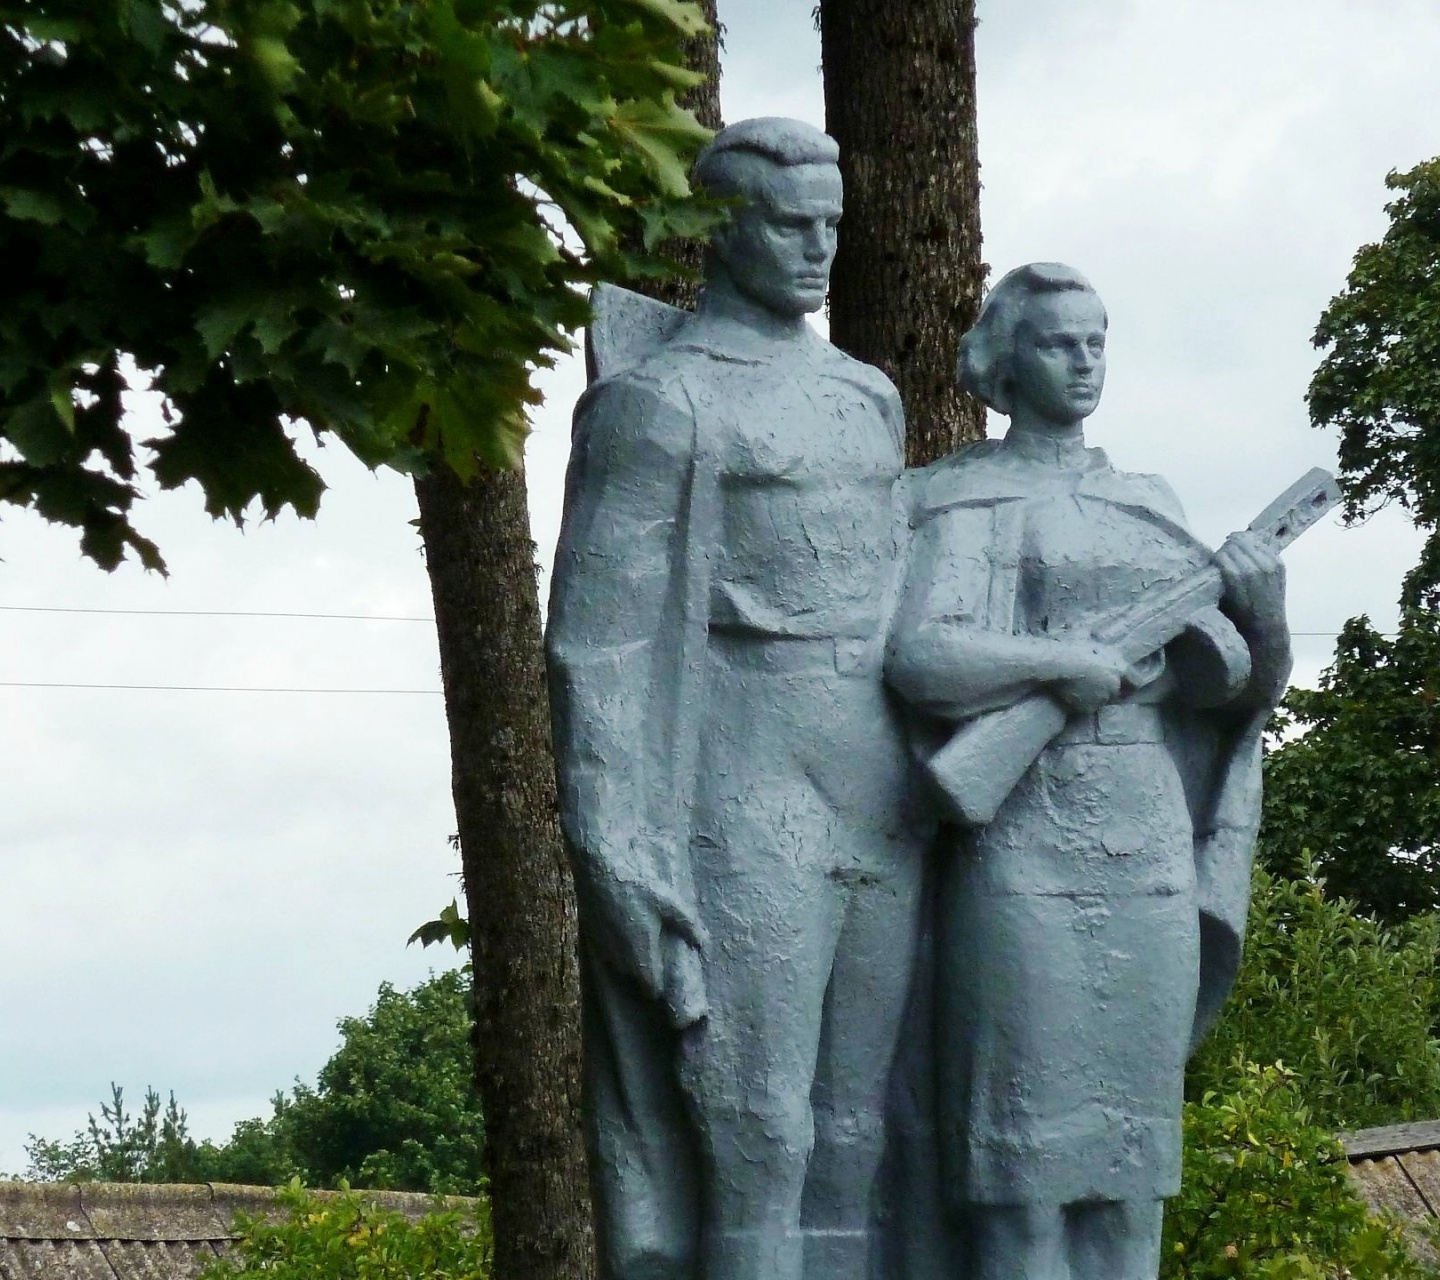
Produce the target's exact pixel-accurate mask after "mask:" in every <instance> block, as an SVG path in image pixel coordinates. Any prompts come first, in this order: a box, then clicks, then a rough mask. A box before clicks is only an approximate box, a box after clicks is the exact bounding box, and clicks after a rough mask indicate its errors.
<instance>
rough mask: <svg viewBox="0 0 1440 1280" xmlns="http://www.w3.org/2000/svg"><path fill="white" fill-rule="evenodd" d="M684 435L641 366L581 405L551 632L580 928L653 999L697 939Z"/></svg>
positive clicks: (665, 390)
mask: <svg viewBox="0 0 1440 1280" xmlns="http://www.w3.org/2000/svg"><path fill="white" fill-rule="evenodd" d="M693 438H694V419H693V414H692V412H691V410H690V408H689V404H688V401H687V400H686V398H685V396H684V394H683V391H681V390H680V389H679V388H678V387H670V386H666V385H663V384H661V383H658V382H656V381H654V380H652V379H649V378H647V377H645V376H643V375H635V374H629V375H622V376H621V377H619V378H617V379H615V380H613V381H610V382H606V383H601V384H599V385H597V386H596V387H594V388H592V390H591V391H590V392H589V393H588V394H587V396H586V398H585V399H584V400H582V401H581V404H580V406H579V408H578V410H577V414H576V432H575V446H574V451H573V453H572V457H571V463H570V473H569V475H568V477H567V482H566V503H565V519H564V523H563V526H562V530H561V535H560V544H559V547H558V548H557V551H556V557H555V569H554V575H553V579H552V590H551V601H550V617H549V628H548V632H547V637H546V644H547V652H548V658H549V664H550V686H551V700H552V706H553V715H554V724H555V754H556V761H557V766H558V775H559V781H560V801H561V806H560V807H561V816H562V821H563V823H564V826H565V831H566V835H567V837H568V838H569V840H570V842H571V847H572V850H573V852H574V855H575V858H576V873H577V880H578V884H577V890H578V892H579V894H580V898H581V908H582V915H583V917H584V919H585V924H586V928H587V934H588V937H589V940H590V942H591V944H592V945H595V946H597V947H598V948H599V950H600V952H601V954H602V955H603V956H604V957H605V958H606V959H607V960H608V961H609V962H610V963H612V964H613V965H615V966H616V967H618V968H620V969H621V970H623V971H625V972H628V973H630V974H631V975H632V976H633V977H635V978H636V979H637V980H639V981H640V983H641V984H642V986H644V987H645V988H646V989H647V990H648V991H650V992H651V994H653V995H656V996H657V997H658V996H661V995H663V994H664V993H665V990H666V985H667V984H666V978H665V973H666V969H667V965H668V967H669V968H671V969H672V970H673V968H674V965H675V960H674V951H673V948H674V937H673V935H676V934H678V935H679V937H680V938H682V939H684V940H685V941H686V942H688V943H689V944H690V945H691V946H693V947H695V948H696V949H697V950H698V949H699V947H700V945H701V942H702V939H701V938H700V936H699V927H698V924H697V922H696V921H695V920H694V916H693V906H692V904H691V903H690V902H689V901H688V900H687V899H688V891H687V889H686V886H688V882H689V881H688V876H687V875H684V874H682V869H681V867H680V866H679V863H678V860H679V859H681V858H687V857H688V856H689V854H688V848H687V847H686V844H687V842H686V841H684V840H683V839H682V837H681V834H680V832H678V831H677V830H676V828H675V821H674V818H675V813H674V787H675V779H674V778H673V775H672V772H671V771H672V768H673V762H674V758H675V751H674V748H673V742H672V735H673V733H674V732H675V729H676V726H675V723H674V721H675V716H674V705H675V695H676V693H677V690H676V688H675V679H676V674H677V672H676V670H675V669H674V664H675V661H676V654H677V652H678V646H679V645H680V643H681V633H682V629H683V626H684V620H683V618H682V617H681V616H680V611H681V610H682V609H683V603H682V600H681V598H680V596H679V595H678V594H677V589H678V584H679V577H680V573H681V569H682V567H683V564H684V557H685V550H686V548H685V539H686V536H687V532H688V531H687V530H686V529H685V527H684V524H685V517H686V502H685V496H686V493H687V489H688V484H689V473H690V468H691V461H692V458H691V453H692V449H693ZM667 932H668V933H669V934H670V935H672V936H671V937H670V938H668V939H667V936H666V934H667Z"/></svg>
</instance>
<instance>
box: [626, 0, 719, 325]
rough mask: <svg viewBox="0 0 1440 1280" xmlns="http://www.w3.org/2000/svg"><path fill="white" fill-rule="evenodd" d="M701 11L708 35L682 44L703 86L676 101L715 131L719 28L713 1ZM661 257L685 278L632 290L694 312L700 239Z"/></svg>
mask: <svg viewBox="0 0 1440 1280" xmlns="http://www.w3.org/2000/svg"><path fill="white" fill-rule="evenodd" d="M700 7H701V8H702V9H703V10H704V11H705V21H706V22H707V23H709V24H710V34H709V35H708V36H696V37H695V38H694V39H693V40H687V41H686V42H685V46H684V48H685V64H686V65H687V66H688V67H689V68H690V69H691V70H692V71H699V72H702V73H704V75H705V76H706V77H708V78H707V79H706V81H705V83H704V84H702V85H697V86H696V87H695V88H694V89H691V90H690V92H689V93H687V94H685V96H684V97H682V98H681V99H680V104H681V106H685V107H689V108H690V110H691V111H693V112H694V113H695V118H696V119H697V120H699V121H700V123H701V124H703V125H704V126H705V127H706V128H707V129H714V130H716V131H719V130H720V129H721V128H722V127H723V125H724V121H723V120H722V119H721V116H720V42H721V35H722V28H721V26H720V19H719V18H718V16H717V15H716V12H715V0H700ZM664 252H665V254H666V255H667V256H668V257H670V258H671V259H673V260H674V261H675V263H676V264H677V265H678V266H679V267H681V268H682V269H683V270H684V271H688V272H689V273H690V275H689V277H688V278H687V277H686V276H684V275H681V274H678V273H677V274H676V275H673V276H671V277H669V278H668V279H665V280H644V281H640V282H639V283H637V284H636V285H635V286H634V287H635V288H636V289H637V290H638V291H639V292H641V293H644V294H648V295H649V296H650V297H652V298H658V299H659V300H660V301H661V302H668V303H669V304H670V305H671V306H672V307H683V308H684V309H685V310H686V311H693V310H695V307H696V304H697V303H698V302H699V300H700V283H701V275H702V273H703V271H704V269H705V243H704V241H702V240H673V241H671V242H670V243H669V244H667V245H666V246H665V250H664Z"/></svg>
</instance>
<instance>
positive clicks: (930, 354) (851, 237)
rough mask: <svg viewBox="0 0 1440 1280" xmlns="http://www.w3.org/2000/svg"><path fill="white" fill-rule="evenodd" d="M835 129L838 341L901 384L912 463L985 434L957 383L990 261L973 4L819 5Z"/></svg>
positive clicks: (979, 414) (838, 0)
mask: <svg viewBox="0 0 1440 1280" xmlns="http://www.w3.org/2000/svg"><path fill="white" fill-rule="evenodd" d="M819 17H820V36H821V50H822V55H823V59H824V68H825V121H826V128H827V129H828V130H829V132H830V134H831V135H832V136H833V137H834V138H835V140H836V141H837V142H838V143H839V144H840V168H841V172H842V173H843V174H844V177H845V219H844V221H843V222H842V223H841V224H840V250H839V253H838V254H837V256H836V259H835V269H834V272H833V274H832V276H831V284H830V338H831V341H833V342H834V343H835V344H836V345H837V346H838V347H840V348H841V349H842V350H844V351H846V352H848V353H849V354H850V355H852V356H855V357H856V358H857V359H860V360H864V361H866V362H868V363H870V364H874V365H878V366H879V367H880V368H881V369H883V370H884V371H885V372H886V373H887V374H889V375H890V377H891V378H892V379H893V380H894V382H895V385H896V386H897V387H898V388H899V389H900V396H901V399H902V400H903V401H904V403H905V414H906V418H907V420H908V423H909V442H908V448H907V453H908V459H907V460H908V461H909V463H910V464H911V465H912V466H920V465H924V464H925V463H928V462H932V461H934V460H935V459H936V458H938V457H941V456H943V455H944V454H946V453H949V452H950V451H951V450H952V449H955V448H956V447H957V446H959V445H960V444H962V443H964V442H965V441H967V440H975V439H978V438H980V437H981V436H983V435H984V434H985V413H984V409H983V407H982V406H981V405H980V404H979V402H978V401H975V400H973V399H971V398H970V397H969V396H966V395H963V394H962V393H961V392H960V391H959V390H958V389H957V388H956V386H955V354H956V344H957V342H958V341H959V338H960V335H961V334H962V333H964V332H965V330H966V329H968V328H969V327H970V325H971V324H972V323H974V320H975V316H976V313H977V312H978V310H979V307H980V296H981V290H982V287H983V285H984V281H985V271H986V268H985V266H984V264H983V262H982V261H981V257H980V162H979V153H978V148H977V141H976V122H975V3H974V0H906V3H904V4H897V3H895V0H821V3H820V7H819Z"/></svg>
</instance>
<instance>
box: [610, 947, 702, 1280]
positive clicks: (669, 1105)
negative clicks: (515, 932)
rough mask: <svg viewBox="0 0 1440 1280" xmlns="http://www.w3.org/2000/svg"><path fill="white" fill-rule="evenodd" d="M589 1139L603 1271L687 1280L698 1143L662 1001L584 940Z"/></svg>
mask: <svg viewBox="0 0 1440 1280" xmlns="http://www.w3.org/2000/svg"><path fill="white" fill-rule="evenodd" d="M581 955H582V966H581V975H582V978H583V986H584V1029H585V1090H586V1106H585V1113H586V1121H587V1125H586V1128H587V1132H586V1140H587V1143H588V1146H589V1151H590V1173H591V1182H592V1186H593V1188H594V1196H595V1219H596V1227H597V1233H598V1236H599V1239H598V1245H599V1254H600V1273H601V1275H602V1276H603V1277H604V1280H691V1277H692V1276H693V1275H694V1274H695V1265H696V1254H697V1250H698V1247H699V1234H700V1223H699V1204H700V1201H699V1151H698V1149H697V1147H696V1143H695V1135H694V1128H693V1126H692V1124H691V1121H690V1117H689V1115H688V1114H687V1113H686V1109H685V1103H684V1099H683V1097H682V1096H681V1093H680V1087H679V1081H678V1079H677V1078H676V1070H675V1068H676V1057H677V1051H678V1037H677V1036H676V1034H675V1032H674V1031H672V1030H671V1029H670V1027H669V1025H668V1023H667V1021H666V1019H665V1017H664V1015H663V1013H662V1012H661V1010H660V1007H659V1005H658V1003H657V1002H656V1001H654V1000H651V999H650V998H648V997H647V996H646V995H645V994H644V993H643V992H642V991H641V990H640V988H639V987H638V986H636V985H635V984H634V983H633V982H630V981H628V980H627V979H625V978H622V977H620V976H619V975H617V974H615V973H614V972H612V971H611V970H610V969H608V968H607V967H606V966H605V965H604V964H603V962H601V961H599V960H596V959H595V958H594V957H593V956H592V955H590V954H588V953H587V952H586V950H585V949H584V948H583V947H582V951H581Z"/></svg>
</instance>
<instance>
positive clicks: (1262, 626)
mask: <svg viewBox="0 0 1440 1280" xmlns="http://www.w3.org/2000/svg"><path fill="white" fill-rule="evenodd" d="M1215 567H1216V568H1217V569H1219V570H1220V573H1221V576H1222V577H1224V579H1225V604H1226V605H1227V606H1228V608H1227V610H1226V612H1228V613H1229V614H1230V615H1231V616H1232V617H1233V618H1234V620H1235V624H1236V625H1237V626H1238V627H1239V628H1240V630H1241V631H1242V632H1248V633H1254V632H1260V631H1268V630H1270V629H1272V628H1274V627H1277V626H1278V627H1281V628H1283V627H1284V626H1285V566H1284V564H1283V563H1282V562H1281V560H1280V557H1279V556H1278V555H1276V554H1275V552H1274V551H1273V550H1272V549H1271V548H1270V546H1269V545H1268V544H1267V543H1266V541H1265V539H1264V538H1262V537H1261V536H1260V535H1259V534H1256V533H1251V532H1250V531H1249V530H1248V529H1246V530H1243V531H1241V532H1240V533H1232V534H1231V535H1230V536H1229V537H1228V538H1226V539H1225V545H1224V546H1223V547H1221V548H1220V550H1219V551H1217V552H1216V553H1215Z"/></svg>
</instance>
